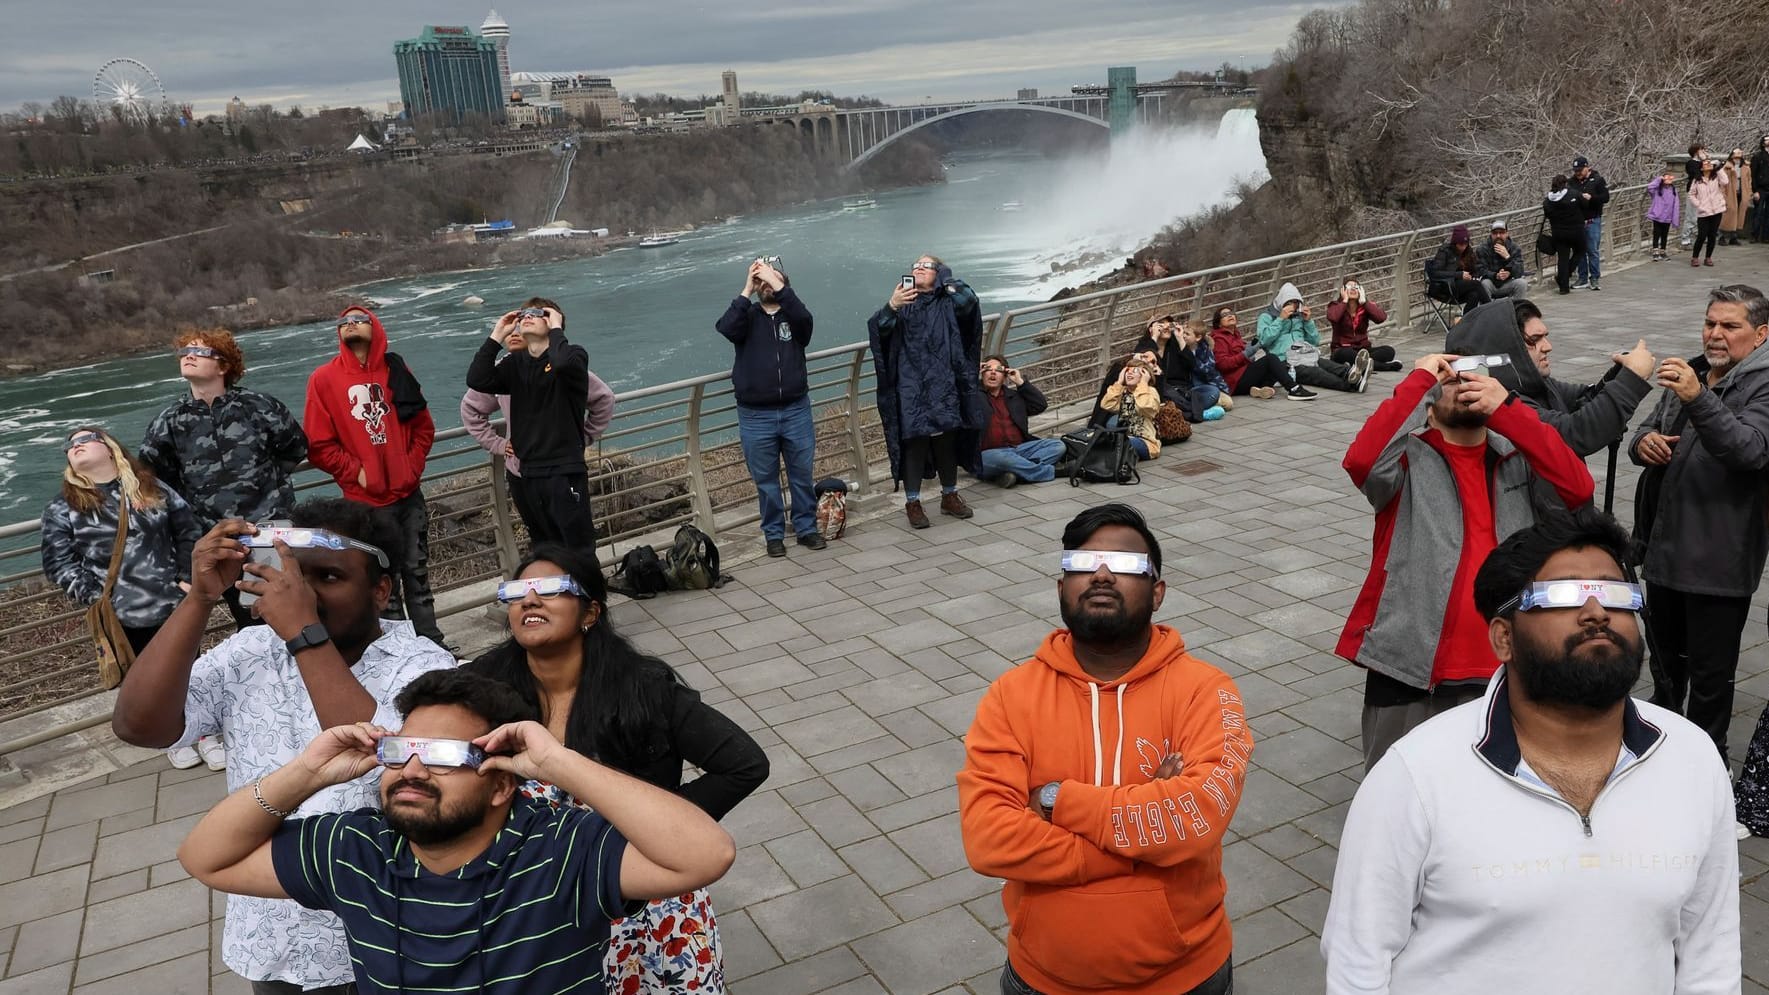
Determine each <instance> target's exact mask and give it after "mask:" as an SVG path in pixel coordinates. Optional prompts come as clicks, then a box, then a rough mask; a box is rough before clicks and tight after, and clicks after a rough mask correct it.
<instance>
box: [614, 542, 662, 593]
mask: <svg viewBox="0 0 1769 995" xmlns="http://www.w3.org/2000/svg"><path fill="white" fill-rule="evenodd" d="M608 586H609V587H611V588H613V589H614V590H616V591H619V592H620V593H622V594H624V595H626V596H627V597H629V598H637V599H639V600H641V601H643V600H645V599H646V598H655V597H657V596H658V595H659V594H661V593H662V592H664V591H667V590H669V588H670V583H669V577H668V576H667V575H666V574H665V572H664V567H663V561H662V560H661V559H658V556H657V550H655V549H652V548H651V547H650V546H634V547H633V548H632V549H629V550H627V554H626V555H625V556H623V557H621V558H620V565H619V566H617V567H615V568H614V576H613V577H610V578H609V580H608Z"/></svg>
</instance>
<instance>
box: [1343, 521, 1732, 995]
mask: <svg viewBox="0 0 1769 995" xmlns="http://www.w3.org/2000/svg"><path fill="white" fill-rule="evenodd" d="M1627 544H1628V537H1627V533H1626V532H1624V531H1623V530H1622V528H1621V526H1620V525H1618V524H1617V523H1616V522H1615V520H1614V519H1613V518H1610V517H1609V516H1607V515H1604V514H1602V513H1600V512H1597V511H1595V510H1593V509H1591V508H1589V507H1588V506H1587V507H1585V508H1583V509H1581V510H1580V511H1578V512H1576V513H1573V514H1571V515H1568V514H1565V513H1560V514H1557V515H1555V516H1554V517H1550V518H1545V519H1543V520H1542V521H1540V522H1538V523H1537V524H1536V525H1534V526H1532V527H1530V528H1528V529H1524V530H1522V531H1520V532H1517V533H1515V534H1513V535H1512V536H1511V537H1510V538H1508V539H1506V540H1505V541H1504V542H1503V543H1501V544H1500V545H1499V547H1498V548H1497V549H1495V550H1494V551H1493V552H1492V553H1491V554H1490V555H1489V556H1488V557H1487V560H1486V562H1485V563H1484V564H1483V565H1482V566H1481V569H1480V573H1479V575H1478V576H1477V577H1476V580H1475V593H1474V598H1475V603H1476V606H1477V607H1478V608H1479V610H1480V612H1481V614H1482V615H1483V616H1484V617H1485V618H1487V619H1488V622H1489V627H1490V628H1489V632H1490V636H1491V639H1492V646H1493V651H1494V652H1495V653H1496V654H1497V655H1498V656H1499V658H1500V659H1501V660H1502V661H1504V662H1505V667H1504V668H1503V669H1502V670H1500V671H1499V673H1498V674H1496V675H1495V676H1494V677H1493V680H1492V684H1491V685H1490V687H1489V689H1488V691H1487V694H1486V696H1485V698H1484V699H1482V700H1481V701H1477V702H1469V703H1468V704H1466V705H1462V706H1460V707H1458V708H1455V709H1453V710H1451V711H1448V712H1445V713H1444V714H1442V715H1439V716H1437V717H1436V718H1434V719H1432V720H1430V721H1429V722H1427V723H1425V724H1424V725H1422V726H1420V727H1419V728H1417V729H1415V730H1414V731H1413V732H1412V733H1410V734H1408V735H1407V736H1406V737H1405V738H1403V739H1402V740H1401V741H1400V742H1398V743H1396V744H1395V745H1394V746H1393V747H1392V748H1390V749H1389V751H1388V753H1387V754H1386V755H1385V756H1384V757H1383V758H1382V759H1381V760H1380V761H1379V762H1378V763H1377V764H1376V766H1375V768H1374V769H1372V770H1371V771H1370V773H1369V775H1368V776H1366V777H1365V778H1364V782H1363V784H1362V785H1361V786H1360V787H1359V788H1358V792H1357V795H1356V797H1355V798H1353V799H1352V803H1351V811H1350V812H1349V814H1348V815H1347V817H1346V821H1345V830H1344V833H1343V836H1342V839H1341V846H1340V850H1339V862H1338V866H1337V868H1336V869H1335V872H1334V876H1333V897H1332V902H1331V904H1330V905H1329V906H1328V909H1327V921H1326V925H1325V926H1324V927H1323V929H1322V931H1321V953H1322V955H1323V956H1324V957H1325V958H1326V961H1327V992H1328V995H1353V993H1356V995H1381V993H1395V995H1405V993H1421V992H1429V993H1431V995H1491V993H1494V992H1654V993H1663V995H1671V993H1675V995H1737V993H1738V992H1739V991H1740V988H1741V984H1742V982H1741V962H1740V948H1739V920H1738V844H1737V841H1736V840H1735V839H1734V836H1733V832H1734V828H1733V819H1732V792H1731V785H1730V784H1729V783H1728V781H1727V771H1726V769H1725V767H1724V766H1722V765H1720V764H1717V763H1715V762H1714V756H1713V747H1712V746H1711V745H1710V743H1709V742H1708V737H1707V735H1706V734H1705V733H1703V732H1702V730H1701V729H1699V728H1697V727H1696V726H1694V725H1692V724H1691V723H1690V722H1689V721H1688V720H1686V719H1684V718H1683V717H1681V716H1679V715H1677V714H1676V713H1674V712H1671V711H1668V710H1666V709H1663V708H1659V707H1657V706H1655V705H1651V704H1648V703H1646V702H1643V701H1636V700H1634V699H1632V698H1630V697H1629V696H1628V691H1629V690H1630V689H1631V688H1632V687H1633V686H1634V683H1635V681H1636V680H1638V679H1639V676H1640V664H1641V659H1642V655H1643V643H1642V638H1641V632H1640V621H1639V618H1638V613H1639V611H1640V607H1641V602H1642V596H1641V590H1640V587H1639V585H1637V584H1632V583H1628V582H1627V581H1625V580H1624V579H1623V578H1624V574H1623V572H1622V567H1621V563H1622V556H1623V551H1624V550H1625V549H1626V548H1627Z"/></svg>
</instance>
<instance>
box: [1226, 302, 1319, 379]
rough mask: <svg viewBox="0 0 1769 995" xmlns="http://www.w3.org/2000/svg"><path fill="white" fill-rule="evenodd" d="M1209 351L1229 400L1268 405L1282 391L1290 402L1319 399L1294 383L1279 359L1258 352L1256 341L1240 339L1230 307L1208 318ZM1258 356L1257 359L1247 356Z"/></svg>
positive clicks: (1236, 323) (1236, 319)
mask: <svg viewBox="0 0 1769 995" xmlns="http://www.w3.org/2000/svg"><path fill="white" fill-rule="evenodd" d="M1210 348H1211V349H1212V350H1213V351H1214V352H1215V353H1216V369H1217V372H1219V373H1221V374H1222V378H1223V380H1225V381H1227V382H1228V387H1229V391H1228V392H1229V395H1230V396H1231V397H1241V396H1250V397H1257V398H1259V399H1261V400H1266V401H1269V400H1271V399H1272V398H1273V397H1276V396H1277V392H1278V391H1280V390H1282V391H1283V392H1284V396H1285V397H1288V398H1289V399H1290V400H1292V401H1312V400H1314V399H1315V398H1316V397H1319V396H1320V395H1318V394H1316V393H1315V392H1314V391H1312V390H1309V389H1308V388H1307V387H1304V386H1302V385H1301V384H1299V383H1297V382H1296V380H1295V378H1294V377H1292V376H1290V367H1289V366H1288V365H1286V364H1285V363H1284V361H1283V360H1282V359H1279V358H1278V357H1276V356H1274V355H1272V354H1271V353H1269V352H1267V351H1265V350H1264V349H1261V348H1260V347H1259V344H1258V342H1257V341H1254V342H1248V341H1247V340H1246V339H1244V338H1242V337H1241V327H1240V319H1239V318H1238V317H1237V316H1236V315H1235V309H1234V308H1232V307H1226V306H1225V307H1219V308H1217V309H1216V310H1215V311H1214V312H1212V313H1211V315H1210ZM1250 352H1257V353H1258V355H1257V357H1254V356H1250V355H1248V353H1250Z"/></svg>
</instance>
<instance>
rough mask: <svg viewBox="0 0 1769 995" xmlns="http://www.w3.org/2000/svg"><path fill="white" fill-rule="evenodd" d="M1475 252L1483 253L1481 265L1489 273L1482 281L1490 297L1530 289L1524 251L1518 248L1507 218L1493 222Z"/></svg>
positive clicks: (1515, 296) (1513, 295)
mask: <svg viewBox="0 0 1769 995" xmlns="http://www.w3.org/2000/svg"><path fill="white" fill-rule="evenodd" d="M1476 255H1478V256H1479V257H1480V266H1481V269H1483V270H1485V271H1486V275H1485V276H1483V277H1481V278H1480V285H1481V286H1483V287H1485V288H1486V295H1487V297H1489V298H1492V299H1494V300H1497V299H1498V298H1500V297H1511V298H1519V297H1523V296H1524V295H1526V294H1528V293H1529V280H1528V279H1527V278H1528V276H1529V270H1528V269H1525V268H1524V265H1523V253H1521V252H1519V251H1517V246H1516V245H1515V244H1514V243H1513V242H1512V241H1511V232H1510V229H1508V228H1507V227H1506V226H1505V219H1503V218H1500V219H1498V220H1496V221H1494V222H1493V225H1492V233H1491V234H1489V235H1488V236H1487V239H1486V243H1485V244H1484V245H1482V246H1481V247H1480V249H1479V250H1478V251H1477V252H1476Z"/></svg>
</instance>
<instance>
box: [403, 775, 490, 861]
mask: <svg viewBox="0 0 1769 995" xmlns="http://www.w3.org/2000/svg"><path fill="white" fill-rule="evenodd" d="M400 788H412V789H413V790H416V791H423V792H425V793H426V794H428V795H429V796H430V799H431V800H430V802H429V803H428V804H422V805H419V804H413V803H411V802H401V803H399V804H398V805H393V804H390V802H389V799H391V798H392V797H393V793H394V792H395V791H397V790H399V789H400ZM490 807H491V804H490V802H489V801H488V800H487V799H485V798H483V797H481V798H464V799H461V800H459V801H457V802H455V803H454V804H452V805H444V804H443V803H442V796H441V794H440V793H438V792H437V791H436V790H435V789H434V788H432V787H430V786H429V785H426V784H420V783H418V782H415V781H405V780H401V781H396V782H394V783H393V784H392V785H391V786H389V787H388V788H387V790H386V791H385V792H383V793H382V795H381V811H382V813H383V814H384V815H385V816H386V818H387V825H388V826H389V827H390V828H392V829H393V831H394V832H397V833H399V834H400V835H401V836H404V837H405V838H406V839H408V840H411V841H412V842H413V843H416V844H417V845H419V846H435V845H437V844H439V843H447V842H449V841H450V840H455V839H459V838H460V837H462V836H464V835H466V833H467V832H468V831H470V830H472V829H473V827H475V826H477V825H479V824H480V823H481V822H483V821H485V813H486V810H487V809H489V808H490Z"/></svg>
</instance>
